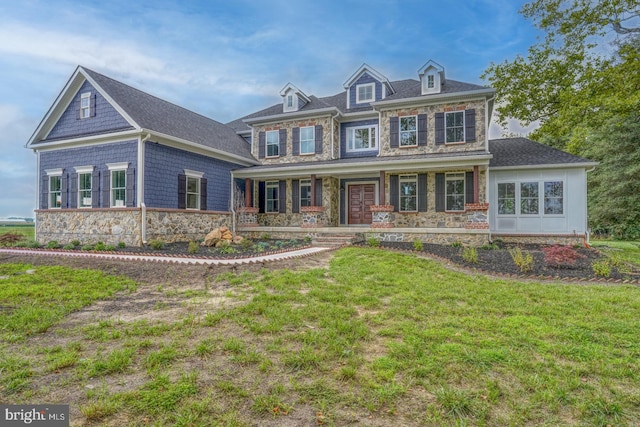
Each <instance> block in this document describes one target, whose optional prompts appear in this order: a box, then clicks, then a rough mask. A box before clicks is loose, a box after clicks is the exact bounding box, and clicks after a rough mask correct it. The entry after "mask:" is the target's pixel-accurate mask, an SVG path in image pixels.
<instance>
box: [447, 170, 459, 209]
mask: <svg viewBox="0 0 640 427" xmlns="http://www.w3.org/2000/svg"><path fill="white" fill-rule="evenodd" d="M445 184H446V185H445V195H446V205H445V209H446V210H447V211H464V172H461V173H448V174H446V177H445Z"/></svg>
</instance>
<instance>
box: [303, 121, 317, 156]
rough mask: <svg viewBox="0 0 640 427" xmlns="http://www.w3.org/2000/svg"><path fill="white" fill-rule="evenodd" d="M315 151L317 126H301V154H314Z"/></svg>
mask: <svg viewBox="0 0 640 427" xmlns="http://www.w3.org/2000/svg"><path fill="white" fill-rule="evenodd" d="M315 151H316V141H315V127H313V126H308V127H303V128H300V154H313V153H315Z"/></svg>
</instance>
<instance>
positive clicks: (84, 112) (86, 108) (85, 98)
mask: <svg viewBox="0 0 640 427" xmlns="http://www.w3.org/2000/svg"><path fill="white" fill-rule="evenodd" d="M88 117H91V92H85V93H83V94H82V95H80V118H83V119H86V118H88Z"/></svg>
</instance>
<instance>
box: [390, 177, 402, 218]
mask: <svg viewBox="0 0 640 427" xmlns="http://www.w3.org/2000/svg"><path fill="white" fill-rule="evenodd" d="M399 186H400V180H399V179H398V175H389V202H390V203H391V204H392V205H393V211H394V212H398V210H399V207H400V187H399Z"/></svg>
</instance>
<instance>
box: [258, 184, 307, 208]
mask: <svg viewBox="0 0 640 427" xmlns="http://www.w3.org/2000/svg"><path fill="white" fill-rule="evenodd" d="M303 183H304V186H305V187H309V206H311V205H312V202H313V201H312V200H311V179H301V180H299V181H298V207H299V208H300V209H302V208H303V207H304V206H302V186H303ZM307 183H308V185H307ZM265 188H266V187H265ZM265 198H266V197H265Z"/></svg>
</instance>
